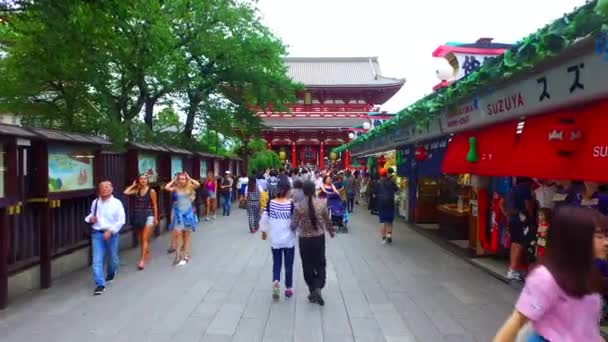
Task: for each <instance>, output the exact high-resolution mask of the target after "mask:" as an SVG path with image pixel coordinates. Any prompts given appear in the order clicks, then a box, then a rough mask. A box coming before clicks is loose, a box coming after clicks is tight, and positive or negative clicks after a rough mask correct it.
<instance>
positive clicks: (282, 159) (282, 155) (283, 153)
mask: <svg viewBox="0 0 608 342" xmlns="http://www.w3.org/2000/svg"><path fill="white" fill-rule="evenodd" d="M279 159H280V160H281V161H282V162H284V161H285V159H287V152H285V150H284V149H281V151H279Z"/></svg>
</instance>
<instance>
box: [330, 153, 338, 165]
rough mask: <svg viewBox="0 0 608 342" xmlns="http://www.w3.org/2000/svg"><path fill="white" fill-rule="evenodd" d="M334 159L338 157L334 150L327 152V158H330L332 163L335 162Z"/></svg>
mask: <svg viewBox="0 0 608 342" xmlns="http://www.w3.org/2000/svg"><path fill="white" fill-rule="evenodd" d="M336 159H338V154H337V153H336V152H333V151H332V152H330V153H329V160H331V162H332V163H335V162H336Z"/></svg>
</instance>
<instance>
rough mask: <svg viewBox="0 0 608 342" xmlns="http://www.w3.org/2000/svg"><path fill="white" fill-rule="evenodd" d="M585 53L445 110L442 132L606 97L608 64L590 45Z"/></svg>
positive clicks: (548, 110) (544, 111) (607, 90)
mask: <svg viewBox="0 0 608 342" xmlns="http://www.w3.org/2000/svg"><path fill="white" fill-rule="evenodd" d="M585 50H587V53H585V54H584V55H582V56H579V57H576V58H572V59H570V60H567V61H565V62H563V63H560V64H559V65H557V66H555V67H552V68H550V69H548V70H546V71H543V72H538V73H534V74H532V75H531V76H530V77H528V78H526V79H524V80H522V81H518V82H514V83H512V84H510V85H508V86H507V87H505V88H502V89H498V90H496V91H492V90H491V89H490V90H488V92H487V93H486V94H481V96H479V97H472V98H471V99H469V100H468V101H467V102H465V103H460V104H459V106H457V107H454V108H451V109H449V110H447V111H446V112H445V113H444V114H443V115H442V117H441V118H442V119H441V126H442V130H443V131H444V132H456V131H462V130H464V129H468V128H473V127H477V126H481V125H487V124H490V123H493V122H500V121H506V120H509V119H514V118H519V117H521V116H527V115H534V114H541V113H546V112H550V111H553V110H556V109H561V108H565V107H568V106H572V105H575V104H580V103H585V102H589V101H592V100H594V99H598V98H601V97H605V96H608V87H607V86H606V80H608V62H606V61H605V60H604V57H603V56H602V55H600V54H597V53H596V52H595V51H594V49H593V46H589V47H585Z"/></svg>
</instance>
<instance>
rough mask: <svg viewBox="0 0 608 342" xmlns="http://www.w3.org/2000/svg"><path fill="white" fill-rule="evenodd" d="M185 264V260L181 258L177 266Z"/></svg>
mask: <svg viewBox="0 0 608 342" xmlns="http://www.w3.org/2000/svg"><path fill="white" fill-rule="evenodd" d="M186 264H187V262H186V260H184V259H182V260H180V261H179V262H178V263H177V266H185V265H186Z"/></svg>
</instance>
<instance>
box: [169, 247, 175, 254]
mask: <svg viewBox="0 0 608 342" xmlns="http://www.w3.org/2000/svg"><path fill="white" fill-rule="evenodd" d="M172 253H175V248H173V247H169V248H167V254H172Z"/></svg>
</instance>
